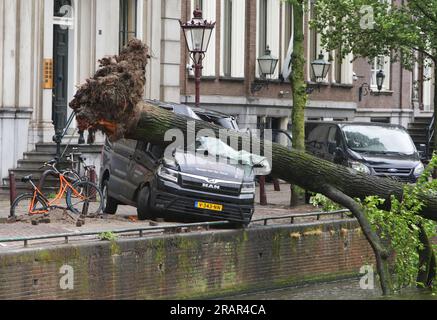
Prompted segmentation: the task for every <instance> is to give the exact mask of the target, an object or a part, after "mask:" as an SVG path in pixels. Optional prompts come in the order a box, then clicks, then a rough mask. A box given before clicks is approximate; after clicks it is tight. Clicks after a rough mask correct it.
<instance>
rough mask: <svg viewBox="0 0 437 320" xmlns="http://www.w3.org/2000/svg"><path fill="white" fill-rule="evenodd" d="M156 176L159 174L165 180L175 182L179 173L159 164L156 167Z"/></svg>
mask: <svg viewBox="0 0 437 320" xmlns="http://www.w3.org/2000/svg"><path fill="white" fill-rule="evenodd" d="M158 176H160V177H161V178H163V179H165V180H168V181H172V182H175V183H177V182H178V177H179V173H178V172H177V171H175V170H172V169H169V168H166V167H164V166H160V167H159V168H158Z"/></svg>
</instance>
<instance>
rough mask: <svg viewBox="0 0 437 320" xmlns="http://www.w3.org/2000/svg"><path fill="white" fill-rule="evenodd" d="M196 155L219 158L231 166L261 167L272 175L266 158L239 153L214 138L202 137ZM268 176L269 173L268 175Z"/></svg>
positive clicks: (198, 141)
mask: <svg viewBox="0 0 437 320" xmlns="http://www.w3.org/2000/svg"><path fill="white" fill-rule="evenodd" d="M195 151H196V154H198V155H200V156H203V157H206V156H208V157H216V158H217V157H218V158H221V159H222V160H227V161H228V162H229V163H230V164H240V165H244V166H251V167H259V168H262V169H263V170H262V171H263V172H265V171H268V172H269V173H270V171H271V166H270V163H269V161H268V160H267V158H266V157H263V156H260V155H256V154H252V153H250V152H247V151H245V150H241V151H237V150H235V149H234V148H232V147H230V146H229V145H227V144H226V143H224V142H223V141H222V140H220V139H217V138H213V137H200V138H198V139H197V140H196V145H195ZM267 174H268V173H267Z"/></svg>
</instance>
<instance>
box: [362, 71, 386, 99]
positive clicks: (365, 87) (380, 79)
mask: <svg viewBox="0 0 437 320" xmlns="http://www.w3.org/2000/svg"><path fill="white" fill-rule="evenodd" d="M384 81H385V73H384V71H382V70H379V71H378V72H377V73H376V87H377V88H378V93H379V92H381V91H382V87H383V85H384ZM369 91H370V86H369V84H368V83H367V82H365V83H363V84H362V85H361V87H360V88H359V89H358V100H359V101H362V100H363V96H367V95H368V94H369Z"/></svg>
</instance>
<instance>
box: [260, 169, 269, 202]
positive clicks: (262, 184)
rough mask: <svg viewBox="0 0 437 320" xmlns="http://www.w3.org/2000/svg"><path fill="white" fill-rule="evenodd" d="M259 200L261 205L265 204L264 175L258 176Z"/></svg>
mask: <svg viewBox="0 0 437 320" xmlns="http://www.w3.org/2000/svg"><path fill="white" fill-rule="evenodd" d="M259 202H260V204H261V205H262V206H266V205H267V195H266V177H265V176H261V177H259Z"/></svg>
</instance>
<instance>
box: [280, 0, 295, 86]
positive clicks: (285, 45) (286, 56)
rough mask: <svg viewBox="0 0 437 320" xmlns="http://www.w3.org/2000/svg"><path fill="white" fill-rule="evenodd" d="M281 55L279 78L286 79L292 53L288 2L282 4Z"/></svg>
mask: <svg viewBox="0 0 437 320" xmlns="http://www.w3.org/2000/svg"><path fill="white" fill-rule="evenodd" d="M282 21H283V23H282V35H283V39H282V56H281V59H280V61H281V62H280V68H281V75H280V77H281V79H282V80H283V81H288V80H289V77H290V74H291V69H292V65H291V55H292V54H293V36H294V32H293V28H294V24H293V6H292V5H291V4H290V3H288V2H287V3H283V5H282Z"/></svg>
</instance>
